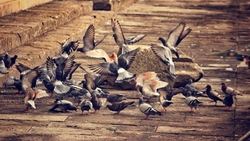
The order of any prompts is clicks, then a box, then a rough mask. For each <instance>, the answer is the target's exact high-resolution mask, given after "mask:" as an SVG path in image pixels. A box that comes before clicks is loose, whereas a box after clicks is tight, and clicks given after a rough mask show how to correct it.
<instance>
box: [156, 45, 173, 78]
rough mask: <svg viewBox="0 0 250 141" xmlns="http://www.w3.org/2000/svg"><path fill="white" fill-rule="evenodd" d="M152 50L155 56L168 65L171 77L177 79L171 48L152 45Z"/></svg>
mask: <svg viewBox="0 0 250 141" xmlns="http://www.w3.org/2000/svg"><path fill="white" fill-rule="evenodd" d="M151 49H152V51H153V52H154V54H155V55H156V56H157V57H158V58H159V59H160V60H161V61H162V62H163V63H164V64H166V65H167V66H168V67H167V72H169V73H170V75H171V76H172V77H173V78H176V77H177V76H176V74H175V65H174V62H173V58H172V53H171V50H170V49H169V48H166V47H164V46H161V45H157V44H151Z"/></svg>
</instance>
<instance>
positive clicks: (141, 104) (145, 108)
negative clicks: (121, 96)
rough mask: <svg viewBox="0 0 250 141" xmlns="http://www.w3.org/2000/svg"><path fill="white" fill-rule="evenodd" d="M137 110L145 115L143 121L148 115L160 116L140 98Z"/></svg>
mask: <svg viewBox="0 0 250 141" xmlns="http://www.w3.org/2000/svg"><path fill="white" fill-rule="evenodd" d="M139 110H140V111H141V112H142V113H143V114H145V115H146V117H145V118H144V120H146V119H147V118H148V116H149V115H156V114H157V115H159V116H161V115H162V113H161V112H159V111H157V110H156V109H154V108H153V107H152V106H151V105H150V104H148V103H145V102H144V101H143V99H142V98H139Z"/></svg>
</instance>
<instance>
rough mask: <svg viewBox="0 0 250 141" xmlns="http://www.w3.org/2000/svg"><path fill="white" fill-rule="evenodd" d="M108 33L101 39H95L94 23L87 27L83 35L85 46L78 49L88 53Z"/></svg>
mask: <svg viewBox="0 0 250 141" xmlns="http://www.w3.org/2000/svg"><path fill="white" fill-rule="evenodd" d="M107 35H108V34H106V35H104V37H103V38H102V39H101V40H98V41H95V27H94V25H93V24H91V25H89V27H88V28H87V30H86V32H85V35H84V36H83V44H84V45H83V47H82V48H78V49H77V51H80V52H83V53H86V52H88V51H90V50H93V49H94V48H95V47H96V46H97V45H99V44H100V43H101V42H102V41H103V40H104V39H105V38H106V36H107Z"/></svg>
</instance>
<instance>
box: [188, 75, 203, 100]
mask: <svg viewBox="0 0 250 141" xmlns="http://www.w3.org/2000/svg"><path fill="white" fill-rule="evenodd" d="M184 89H186V91H190V92H191V95H192V96H196V97H198V96H202V95H203V92H201V91H199V90H197V89H196V88H195V87H194V86H193V80H192V79H189V80H188V83H187V84H186V85H185V86H184Z"/></svg>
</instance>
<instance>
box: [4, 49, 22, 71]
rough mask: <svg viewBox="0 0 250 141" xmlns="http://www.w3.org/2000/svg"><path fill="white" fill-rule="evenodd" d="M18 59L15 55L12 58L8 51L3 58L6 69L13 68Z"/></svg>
mask: <svg viewBox="0 0 250 141" xmlns="http://www.w3.org/2000/svg"><path fill="white" fill-rule="evenodd" d="M17 57H18V56H17V55H14V56H13V57H10V56H9V54H8V52H7V51H6V53H5V55H4V57H3V61H4V64H5V67H6V68H7V69H10V68H12V66H13V65H14V64H15V63H16V59H17Z"/></svg>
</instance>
